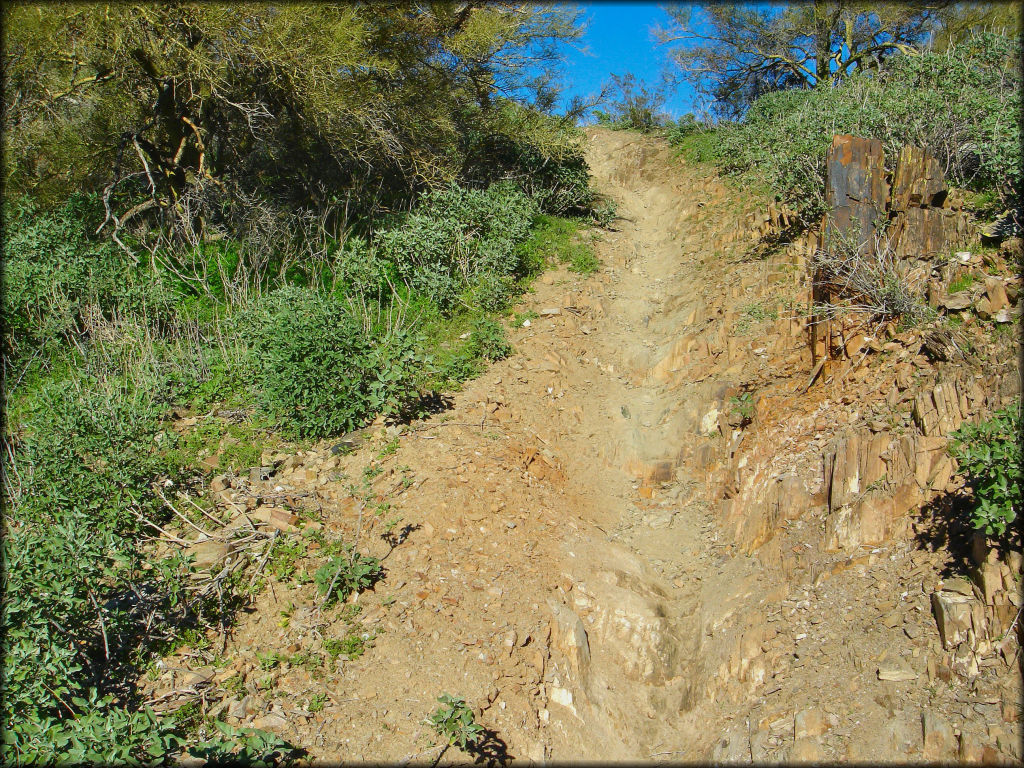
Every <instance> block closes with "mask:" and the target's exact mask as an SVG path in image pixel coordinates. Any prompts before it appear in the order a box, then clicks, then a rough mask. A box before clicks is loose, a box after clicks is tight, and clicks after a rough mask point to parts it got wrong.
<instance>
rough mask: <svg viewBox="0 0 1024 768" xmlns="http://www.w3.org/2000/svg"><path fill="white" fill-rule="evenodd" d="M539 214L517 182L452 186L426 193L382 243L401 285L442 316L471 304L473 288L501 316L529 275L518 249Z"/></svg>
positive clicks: (379, 238)
mask: <svg viewBox="0 0 1024 768" xmlns="http://www.w3.org/2000/svg"><path fill="white" fill-rule="evenodd" d="M536 214H537V206H536V203H535V202H534V201H533V200H532V199H531V198H530V197H529V196H527V195H526V194H524V193H523V192H522V191H520V190H519V189H518V188H517V187H516V186H515V185H513V184H511V183H509V182H502V183H499V184H492V185H491V186H490V187H488V188H487V189H486V190H475V189H462V188H459V187H451V188H449V189H446V190H439V191H436V192H431V193H429V194H426V195H424V196H423V197H422V198H421V199H420V201H419V204H418V205H417V207H416V209H415V211H413V212H412V213H410V214H408V215H406V216H405V217H403V218H402V219H400V220H398V221H396V222H393V225H392V226H390V227H388V228H386V229H384V230H382V231H380V232H378V234H377V236H376V237H375V239H374V245H375V246H376V251H377V253H378V254H379V257H380V258H381V259H382V260H383V261H385V262H387V263H388V264H389V265H391V268H393V270H394V274H395V277H396V278H397V280H400V281H402V282H404V283H405V284H406V285H408V286H409V287H410V288H412V289H413V290H415V291H418V292H421V293H423V294H424V295H426V296H427V297H428V298H429V299H430V300H431V301H432V302H433V303H435V304H436V305H437V306H438V307H440V308H441V309H442V311H444V312H446V313H449V314H450V313H452V312H453V311H454V310H455V309H456V307H457V306H458V305H460V304H462V305H463V306H465V305H466V304H467V303H469V302H467V301H465V300H464V299H463V293H464V292H465V291H467V289H468V290H469V292H470V295H471V297H475V299H476V300H477V301H478V302H480V303H481V305H482V306H484V307H485V308H486V309H488V310H490V311H494V310H497V309H501V308H502V307H503V306H504V305H505V303H506V302H507V301H508V299H509V298H510V297H511V295H512V294H513V292H514V285H515V282H514V280H515V278H518V277H520V276H522V274H523V264H522V262H521V261H520V258H519V256H520V251H519V249H518V248H517V245H518V244H519V243H521V242H522V241H523V240H525V239H526V238H527V236H528V235H529V232H530V226H531V222H532V221H533V218H534V216H535V215H536Z"/></svg>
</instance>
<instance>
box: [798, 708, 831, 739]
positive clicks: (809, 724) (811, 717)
mask: <svg viewBox="0 0 1024 768" xmlns="http://www.w3.org/2000/svg"><path fill="white" fill-rule="evenodd" d="M828 729H829V724H828V718H827V717H826V716H825V713H824V712H823V711H821V710H820V709H818V708H817V707H813V708H811V709H804V710H801V711H800V712H797V713H796V715H795V716H794V717H793V737H794V738H795V739H796V740H797V741H799V740H800V739H804V738H806V737H808V736H821V735H822V734H823V733H825V732H826V731H827V730H828Z"/></svg>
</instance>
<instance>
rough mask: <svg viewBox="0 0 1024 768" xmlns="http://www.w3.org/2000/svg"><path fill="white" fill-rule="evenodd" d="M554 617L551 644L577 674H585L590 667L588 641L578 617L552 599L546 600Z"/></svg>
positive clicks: (585, 631)
mask: <svg viewBox="0 0 1024 768" xmlns="http://www.w3.org/2000/svg"><path fill="white" fill-rule="evenodd" d="M548 605H549V607H550V608H551V612H552V614H554V618H555V626H554V630H555V631H554V635H555V637H554V641H553V644H554V646H555V647H556V648H558V649H559V650H560V651H561V652H562V653H563V654H565V657H566V658H567V659H569V663H570V664H571V665H572V667H573V670H574V671H575V672H576V673H577V674H581V675H585V674H586V673H587V671H588V669H589V667H590V642H589V641H588V639H587V630H586V628H584V626H583V622H582V621H581V620H580V617H579V616H577V615H576V614H575V613H574V612H573V611H572V610H570V609H569V608H566V607H565V606H563V605H561V604H559V603H556V602H554V601H549V602H548Z"/></svg>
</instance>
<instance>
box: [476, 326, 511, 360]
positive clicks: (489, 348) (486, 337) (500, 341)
mask: <svg viewBox="0 0 1024 768" xmlns="http://www.w3.org/2000/svg"><path fill="white" fill-rule="evenodd" d="M469 351H470V354H471V355H472V356H473V357H474V358H483V359H484V360H487V361H489V362H495V361H497V360H504V359H505V358H506V357H508V356H509V355H511V354H512V352H513V351H514V350H513V349H512V345H511V344H509V343H508V338H507V337H506V335H505V328H504V326H502V325H500V324H499V323H497V322H495V321H494V320H491V319H490V318H488V317H481V318H478V319H477V321H476V322H475V323H474V324H473V330H472V331H471V332H470V337H469Z"/></svg>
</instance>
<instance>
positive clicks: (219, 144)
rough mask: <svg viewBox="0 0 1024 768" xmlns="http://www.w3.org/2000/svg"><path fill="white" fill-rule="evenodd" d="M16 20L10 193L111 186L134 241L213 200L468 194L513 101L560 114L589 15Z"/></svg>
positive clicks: (266, 10) (117, 9) (554, 10)
mask: <svg viewBox="0 0 1024 768" xmlns="http://www.w3.org/2000/svg"><path fill="white" fill-rule="evenodd" d="M3 21H4V29H5V32H4V34H5V41H4V42H5V49H4V62H3V63H4V69H5V72H6V83H5V88H4V107H5V115H4V126H3V127H4V136H5V139H4V140H5V151H6V153H7V159H8V162H7V169H6V178H5V182H6V185H7V188H8V191H13V192H28V191H31V192H32V193H33V194H34V196H36V197H37V199H40V200H46V199H55V200H59V199H62V198H63V197H65V196H66V195H67V193H68V192H69V191H72V190H78V189H83V188H84V189H90V188H92V189H100V188H103V189H105V194H106V199H107V201H108V203H109V205H110V219H111V221H113V223H114V225H115V226H116V227H119V226H120V225H121V224H122V223H126V222H127V221H128V220H129V219H131V218H132V217H135V216H139V215H141V214H146V215H148V216H152V215H155V214H160V215H171V214H173V213H174V211H175V209H176V208H177V209H180V208H181V207H182V205H183V204H184V203H183V202H182V201H183V200H186V201H187V200H188V199H190V196H191V197H192V198H194V197H196V195H199V196H200V197H202V196H206V197H207V198H208V197H210V196H213V197H215V198H218V199H220V198H223V197H225V196H227V197H230V198H231V199H233V200H238V199H242V198H244V197H245V196H247V195H248V196H252V195H257V196H260V197H261V198H264V199H266V198H274V199H277V200H280V201H287V202H291V203H296V204H315V203H322V202H323V201H324V200H326V199H327V198H329V197H331V196H337V195H339V194H341V195H342V196H344V195H345V194H348V195H350V196H355V197H356V198H359V199H366V198H368V197H375V198H378V199H379V198H381V197H382V196H383V199H387V195H388V194H389V193H393V194H397V195H398V197H400V198H404V197H406V196H407V195H408V194H409V193H410V192H412V191H414V190H417V189H422V188H427V187H431V186H436V185H438V184H442V183H444V182H447V181H452V180H454V179H456V178H458V177H459V176H460V174H465V173H467V172H468V171H470V170H471V169H468V168H467V144H468V142H469V139H468V136H469V134H470V133H471V132H472V131H476V132H479V131H481V130H483V131H484V132H488V131H490V132H501V131H502V130H504V128H506V127H507V125H506V123H507V120H505V118H507V116H508V114H509V111H508V110H507V109H500V108H498V107H499V106H500V104H501V103H502V102H503V101H506V100H508V99H513V98H514V99H517V100H519V101H522V102H527V103H531V104H539V105H544V104H546V103H551V102H552V101H553V96H552V88H553V82H554V80H553V78H552V77H551V76H550V75H549V74H546V73H550V72H551V70H552V68H553V67H556V66H557V65H558V63H559V51H558V48H557V46H556V43H557V42H558V41H562V40H573V39H576V38H577V37H578V36H579V35H580V34H581V33H582V27H581V24H580V16H579V13H578V12H577V11H574V10H572V9H569V8H565V7H541V6H536V5H528V4H522V3H512V2H496V3H484V2H460V3H456V2H427V3H417V4H407V3H399V2H386V3H376V2H375V3H352V4H348V3H344V4H326V3H313V4H291V3H284V4H278V5H273V6H270V5H265V4H255V3H225V4H215V3H170V4H159V5H148V4H142V5H128V4H120V3H111V4H78V3H65V4H56V3H54V4H44V5H39V6H33V5H23V4H17V5H15V4H9V5H6V6H5V8H4V12H3ZM538 72H539V73H540V75H539V76H538V75H537V74H536V73H538ZM519 122H520V123H521V122H522V121H519ZM521 128H522V126H521V125H516V127H515V129H516V130H521ZM549 133H550V132H549ZM537 138H538V140H539V141H547V142H548V143H549V144H550V143H551V136H550V135H543V132H541V133H538V134H537ZM558 140H563V141H564V137H560V138H559V139H558ZM556 143H557V142H556ZM554 149H557V147H554ZM194 221H199V220H198V219H195V220H194Z"/></svg>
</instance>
